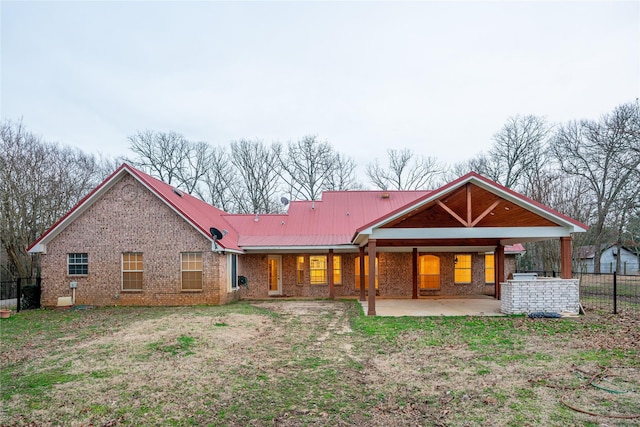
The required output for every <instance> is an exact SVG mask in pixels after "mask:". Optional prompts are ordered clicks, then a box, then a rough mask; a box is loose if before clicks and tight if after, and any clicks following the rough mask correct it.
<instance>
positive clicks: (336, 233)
mask: <svg viewBox="0 0 640 427" xmlns="http://www.w3.org/2000/svg"><path fill="white" fill-rule="evenodd" d="M427 193H428V191H327V192H324V193H323V194H322V200H316V201H294V202H291V204H290V205H289V211H288V212H287V214H285V215H231V214H229V215H227V216H225V218H226V220H227V221H229V223H231V224H232V225H233V226H234V227H235V228H236V229H237V230H239V231H240V240H239V242H238V245H239V246H241V247H248V246H250V247H265V246H334V245H350V244H351V236H352V235H353V231H354V230H356V229H357V228H358V227H359V226H360V225H362V224H365V223H367V222H370V221H372V220H374V219H375V218H379V217H381V216H383V215H385V214H387V213H388V212H391V211H393V210H395V209H397V208H398V207H400V206H404V205H406V204H407V203H410V202H411V201H413V200H416V199H418V198H420V197H422V196H424V195H425V194H427ZM383 194H385V195H386V196H388V197H383Z"/></svg>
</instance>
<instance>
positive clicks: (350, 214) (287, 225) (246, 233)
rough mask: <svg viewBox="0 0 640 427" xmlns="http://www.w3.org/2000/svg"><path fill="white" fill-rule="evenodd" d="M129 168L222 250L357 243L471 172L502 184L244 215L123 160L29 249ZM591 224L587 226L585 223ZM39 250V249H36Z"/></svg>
mask: <svg viewBox="0 0 640 427" xmlns="http://www.w3.org/2000/svg"><path fill="white" fill-rule="evenodd" d="M125 173H129V174H131V175H132V176H133V177H135V178H136V179H137V180H138V181H140V182H141V183H142V184H143V185H144V186H145V187H147V188H148V189H149V190H150V191H152V192H153V193H155V194H156V195H157V196H158V197H160V198H161V199H162V200H163V201H164V202H165V203H167V205H169V206H170V207H171V208H172V209H173V210H174V211H175V212H176V213H178V214H179V215H180V216H182V217H183V218H184V219H185V220H186V221H188V222H189V223H191V224H192V225H193V226H194V227H195V228H196V229H198V230H199V231H200V232H201V233H202V234H204V235H205V236H207V237H209V238H211V235H210V233H209V229H210V228H211V227H215V228H217V229H218V230H220V231H223V230H226V231H227V234H226V235H225V236H224V237H223V238H222V239H221V240H220V241H218V246H219V247H221V248H222V249H228V250H238V251H242V250H243V248H247V249H248V248H262V249H265V250H268V249H270V248H271V249H277V248H290V249H293V248H295V247H307V248H310V247H336V246H340V245H352V238H353V236H354V233H357V231H360V230H362V229H364V228H366V227H368V226H370V225H372V224H376V223H380V222H381V221H383V220H384V219H385V218H389V217H390V216H392V215H394V214H395V213H397V212H399V211H402V210H403V209H406V208H407V206H411V205H413V204H415V203H417V202H420V201H423V200H426V199H428V198H429V197H430V196H431V195H432V194H436V193H437V194H441V193H442V192H444V191H446V190H447V189H449V188H453V187H454V186H455V185H456V184H459V183H460V182H464V181H465V180H468V179H469V178H470V177H474V178H478V179H481V180H482V181H484V182H487V183H489V184H490V185H497V184H495V183H493V182H492V181H489V180H486V178H483V177H481V176H480V175H477V174H473V173H472V174H468V175H465V176H464V177H462V178H460V179H458V180H456V181H453V182H452V183H450V184H447V185H445V186H444V187H442V188H440V189H439V190H437V191H435V192H432V191H424V190H419V191H379V190H378V191H327V192H324V193H323V194H322V200H316V201H294V202H291V204H290V205H289V210H288V212H287V213H286V214H279V215H253V214H252V215H245V214H228V213H226V212H224V211H222V210H220V209H218V208H216V207H214V206H211V205H209V204H208V203H205V202H204V201H202V200H200V199H198V198H196V197H193V196H191V195H189V194H187V193H183V192H182V194H181V195H179V194H177V193H176V192H175V191H174V187H172V186H171V185H169V184H166V183H164V182H162V181H160V180H159V179H156V178H154V177H152V176H150V175H148V174H146V173H143V172H141V171H139V170H137V169H135V168H134V167H132V166H130V165H127V164H123V165H122V166H120V168H118V169H117V170H116V171H115V172H114V173H113V174H111V175H110V176H109V177H108V178H107V179H105V180H104V181H103V182H102V183H101V184H100V185H99V186H98V187H96V188H95V189H94V190H93V191H92V192H91V193H89V194H88V195H87V196H86V197H85V198H83V199H82V200H81V201H80V202H79V203H78V204H77V205H76V206H75V207H74V208H73V209H72V210H71V211H69V212H68V213H67V214H66V215H65V216H64V217H62V218H61V219H60V220H59V221H58V222H57V223H56V224H54V225H53V226H52V227H51V228H50V229H49V230H48V231H47V232H46V233H44V234H43V235H42V236H41V237H40V238H39V239H38V240H36V241H35V242H34V243H33V244H32V245H31V246H29V248H28V249H29V250H30V249H32V248H34V247H35V246H36V245H38V244H39V243H41V242H44V243H46V241H47V239H50V238H53V237H54V236H55V235H57V233H59V232H60V231H61V230H62V229H64V227H66V225H67V223H70V222H71V221H73V219H74V217H75V215H79V214H80V213H81V212H82V211H83V209H84V207H85V205H90V204H91V203H92V201H93V200H95V199H96V198H98V197H100V195H101V194H102V193H104V192H105V191H107V190H108V189H109V188H111V186H113V185H114V184H115V183H116V182H117V181H119V180H120V179H121V178H122V176H123V174H125ZM498 188H499V189H500V190H502V191H507V192H509V193H512V194H513V195H515V196H516V197H519V198H522V199H523V200H526V201H528V202H530V203H533V204H535V205H536V206H538V207H541V208H542V209H544V210H546V211H548V212H551V213H553V214H554V215H559V216H561V217H562V218H565V219H567V220H568V221H570V222H571V223H574V224H579V225H582V226H583V224H580V223H578V222H577V221H575V220H572V219H570V218H567V217H564V216H563V215H561V214H558V213H557V212H555V211H552V210H550V209H549V208H546V207H544V206H542V205H540V204H539V203H537V202H534V201H532V200H530V199H526V198H524V197H523V196H520V195H518V194H517V193H513V192H512V191H511V190H508V189H505V188H504V187H501V186H498ZM585 227H586V226H585ZM36 251H37V250H36ZM523 251H524V247H522V245H512V246H507V247H506V248H505V252H507V253H518V252H523Z"/></svg>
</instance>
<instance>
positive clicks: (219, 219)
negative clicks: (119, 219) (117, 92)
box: [27, 164, 242, 251]
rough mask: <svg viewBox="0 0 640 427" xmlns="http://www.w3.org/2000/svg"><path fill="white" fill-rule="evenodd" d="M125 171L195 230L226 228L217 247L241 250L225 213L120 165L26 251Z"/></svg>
mask: <svg viewBox="0 0 640 427" xmlns="http://www.w3.org/2000/svg"><path fill="white" fill-rule="evenodd" d="M125 173H129V174H130V175H132V176H133V177H135V178H136V179H137V180H138V181H140V182H141V183H142V184H143V185H144V186H145V187H147V188H148V189H149V190H150V191H152V192H153V193H155V194H156V195H157V196H158V197H160V199H161V200H163V201H164V202H165V203H167V204H168V205H169V206H170V207H171V208H172V209H173V210H174V211H176V213H178V214H179V215H180V216H182V217H183V218H184V219H185V220H187V221H189V222H190V223H191V224H192V225H193V226H194V227H195V228H196V229H198V230H199V231H200V232H202V233H203V234H204V235H205V236H207V237H211V234H210V233H209V229H210V228H211V227H215V228H217V229H219V230H220V231H222V230H227V231H228V234H227V235H226V236H225V237H223V238H222V239H221V240H220V241H218V246H220V247H221V248H222V249H231V250H238V251H241V250H242V249H240V248H239V247H238V244H237V242H238V233H237V231H236V230H235V229H234V228H233V227H232V226H231V225H230V224H229V223H228V222H227V221H226V220H225V218H224V216H223V215H224V214H225V212H224V211H222V210H220V209H218V208H216V207H214V206H211V205H209V204H208V203H205V202H203V201H202V200H200V199H198V198H196V197H193V196H191V195H190V194H187V193H184V192H180V193H181V194H182V196H179V195H178V194H177V193H176V192H174V187H172V186H171V185H169V184H166V183H164V182H162V181H160V180H159V179H156V178H154V177H152V176H151V175H148V174H146V173H143V172H141V171H139V170H137V169H136V168H134V167H132V166H130V165H127V164H123V165H122V166H120V167H119V168H118V169H117V170H116V171H115V172H113V173H112V174H111V175H109V177H107V178H106V179H105V180H104V181H102V183H100V185H98V186H97V187H96V188H94V189H93V191H91V192H90V193H89V194H87V195H86V196H85V197H84V198H83V199H82V200H80V202H78V204H77V205H76V206H74V207H73V209H71V210H70V211H69V212H67V214H66V215H64V216H63V217H62V218H60V220H59V221H58V222H56V223H55V224H54V225H53V226H52V227H51V228H49V230H47V231H46V232H45V233H44V234H43V235H42V236H40V238H38V239H37V240H36V241H35V242H33V243H32V244H31V245H30V246H29V247H28V248H27V250H28V251H29V250H31V249H32V248H34V247H35V246H36V245H38V244H39V243H43V242H46V241H47V240H48V239H50V238H53V237H54V236H55V235H57V234H58V233H59V232H60V231H62V230H63V229H64V228H65V227H66V225H68V223H70V222H71V221H72V220H73V217H74V215H75V214H77V213H79V212H81V211H82V209H84V208H85V207H87V206H88V205H90V204H92V202H93V201H94V200H95V199H96V198H97V197H99V196H100V195H101V194H102V192H104V191H106V190H108V189H109V188H111V187H112V186H113V185H114V184H115V183H116V182H118V181H119V180H120V179H121V178H122V177H123V176H124V174H125Z"/></svg>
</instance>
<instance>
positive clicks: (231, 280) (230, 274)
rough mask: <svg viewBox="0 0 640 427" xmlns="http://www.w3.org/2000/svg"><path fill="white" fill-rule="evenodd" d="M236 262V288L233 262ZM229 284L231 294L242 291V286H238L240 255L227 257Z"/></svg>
mask: <svg viewBox="0 0 640 427" xmlns="http://www.w3.org/2000/svg"><path fill="white" fill-rule="evenodd" d="M234 259H235V260H236V274H235V284H236V285H235V286H233V283H234V274H233V260H234ZM227 283H229V292H238V290H240V285H239V284H238V255H236V254H228V255H227Z"/></svg>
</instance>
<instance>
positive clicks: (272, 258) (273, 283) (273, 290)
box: [269, 255, 282, 295]
mask: <svg viewBox="0 0 640 427" xmlns="http://www.w3.org/2000/svg"><path fill="white" fill-rule="evenodd" d="M281 270H282V257H281V256H280V255H269V295H282V277H281V275H280V271H281Z"/></svg>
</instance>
